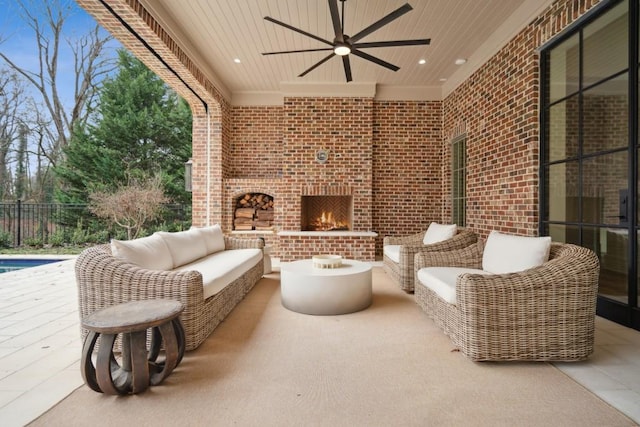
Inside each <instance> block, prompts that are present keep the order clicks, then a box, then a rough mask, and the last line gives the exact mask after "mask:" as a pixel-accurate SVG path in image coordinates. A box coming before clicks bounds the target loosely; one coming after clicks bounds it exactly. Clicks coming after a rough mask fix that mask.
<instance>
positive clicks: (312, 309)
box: [280, 259, 372, 315]
mask: <svg viewBox="0 0 640 427" xmlns="http://www.w3.org/2000/svg"><path fill="white" fill-rule="evenodd" d="M280 292H281V296H282V305H283V306H284V307H285V308H287V309H289V310H292V311H296V312H298V313H304V314H314V315H335V314H346V313H353V312H354V311H360V310H364V309H365V308H367V307H369V306H370V305H371V299H372V289H371V265H370V264H368V263H365V262H360V261H354V260H347V259H346V260H342V265H341V266H340V267H337V268H315V267H313V262H312V260H310V259H307V260H302V261H293V262H288V263H282V264H281V265H280Z"/></svg>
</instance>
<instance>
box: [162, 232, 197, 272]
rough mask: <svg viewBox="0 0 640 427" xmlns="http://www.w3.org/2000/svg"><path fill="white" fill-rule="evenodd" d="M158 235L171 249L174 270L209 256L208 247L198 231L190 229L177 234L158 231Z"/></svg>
mask: <svg viewBox="0 0 640 427" xmlns="http://www.w3.org/2000/svg"><path fill="white" fill-rule="evenodd" d="M157 234H159V235H160V236H161V237H162V238H163V239H164V242H165V243H166V244H167V246H168V247H169V252H170V253H171V258H172V259H173V268H176V267H180V266H181V265H185V264H189V263H190V262H193V261H195V260H197V259H200V258H202V257H205V256H206V255H207V246H206V244H205V241H204V239H203V238H202V235H201V234H200V232H199V231H198V230H194V229H190V230H187V231H178V232H176V233H168V232H166V231H158V233H157Z"/></svg>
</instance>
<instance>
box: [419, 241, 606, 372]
mask: <svg viewBox="0 0 640 427" xmlns="http://www.w3.org/2000/svg"><path fill="white" fill-rule="evenodd" d="M482 254H483V242H478V243H476V244H475V245H472V246H469V247H468V248H465V249H461V250H457V251H452V252H424V253H420V254H418V255H416V260H415V272H416V276H417V273H418V271H419V269H421V268H423V267H429V266H434V267H436V266H437V267H445V266H450V267H468V268H481V264H482ZM599 270H600V266H599V262H598V258H597V256H596V254H595V253H594V252H593V251H591V250H589V249H586V248H583V247H580V246H575V245H571V244H562V243H552V244H551V249H550V255H549V261H547V262H546V263H544V264H543V265H541V266H539V267H535V268H531V269H529V270H525V271H522V272H518V273H510V274H491V275H481V274H462V275H460V276H458V277H457V280H456V288H455V293H456V304H455V305H454V304H450V303H448V302H445V301H444V300H443V299H442V298H440V297H439V296H438V295H437V294H436V293H435V292H433V291H432V290H431V289H429V288H427V287H426V286H424V285H423V284H422V283H420V282H419V280H418V279H416V288H415V299H416V302H417V303H418V305H419V306H420V307H421V308H422V309H423V310H424V311H425V312H426V313H427V315H429V316H430V317H431V318H432V319H433V320H434V321H435V323H436V324H437V325H438V326H440V327H441V328H442V329H443V330H444V332H445V333H446V334H447V335H448V336H449V337H451V340H452V341H453V343H454V344H455V345H456V346H457V347H459V349H460V351H462V352H463V353H464V354H465V355H466V356H467V357H469V358H470V359H472V360H474V361H482V360H493V361H506V360H529V361H576V360H582V359H585V358H587V357H588V356H589V355H590V354H592V353H593V348H594V329H595V314H596V297H597V291H598V276H599Z"/></svg>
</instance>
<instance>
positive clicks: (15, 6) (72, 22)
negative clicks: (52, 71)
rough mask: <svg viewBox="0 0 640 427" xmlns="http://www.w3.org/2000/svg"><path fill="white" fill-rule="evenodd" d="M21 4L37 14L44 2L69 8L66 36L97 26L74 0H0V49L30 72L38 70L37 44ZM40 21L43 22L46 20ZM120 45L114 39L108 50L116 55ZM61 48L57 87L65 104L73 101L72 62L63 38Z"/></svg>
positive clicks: (40, 12)
mask: <svg viewBox="0 0 640 427" xmlns="http://www.w3.org/2000/svg"><path fill="white" fill-rule="evenodd" d="M20 3H22V4H24V5H25V6H26V7H28V9H29V11H30V12H31V13H34V14H35V15H37V16H43V14H44V8H45V6H44V5H45V4H47V3H49V4H52V3H59V4H63V5H65V6H66V7H68V8H69V10H68V17H67V18H66V20H65V25H64V27H63V30H62V34H63V36H64V38H65V39H71V40H74V39H78V38H80V37H81V36H83V35H85V34H87V33H88V32H89V31H90V30H91V29H92V28H93V27H94V26H95V25H96V21H95V20H94V19H93V17H92V16H91V15H89V14H88V13H86V12H85V11H84V9H82V8H81V7H80V6H78V5H77V4H76V2H75V1H73V0H48V1H47V0H20V1H17V0H0V11H1V12H0V51H2V52H3V53H4V54H5V55H6V56H8V57H9V58H10V59H11V60H12V61H13V62H15V63H16V64H17V65H18V66H20V67H23V68H27V69H29V70H30V71H34V72H37V71H38V69H39V66H38V50H37V43H36V39H35V32H34V30H33V29H32V28H31V27H29V25H28V23H27V20H26V19H25V18H24V12H23V10H22V8H21V7H20ZM41 22H43V23H45V22H46V21H41ZM47 30H48V27H47ZM103 31H105V30H103ZM104 34H106V32H105V33H104ZM119 46H120V45H119V44H118V43H117V42H116V41H114V42H113V43H112V45H111V49H110V51H111V53H112V54H114V55H115V49H116V48H117V47H119ZM60 49H61V51H60V56H59V82H58V86H59V87H60V95H61V97H62V98H63V102H64V104H65V105H68V103H72V102H73V78H74V71H73V70H74V63H73V56H72V54H71V51H70V49H69V48H68V46H67V43H66V41H63V42H62V43H61V44H60ZM5 65H6V64H4V61H2V60H1V59H0V67H4V66H5Z"/></svg>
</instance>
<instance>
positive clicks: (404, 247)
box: [383, 228, 478, 292]
mask: <svg viewBox="0 0 640 427" xmlns="http://www.w3.org/2000/svg"><path fill="white" fill-rule="evenodd" d="M423 238H424V232H422V233H417V234H412V235H409V236H399V237H394V236H387V237H385V238H384V240H383V245H385V246H386V245H401V247H400V262H394V261H392V260H391V258H389V257H387V256H386V255H384V257H383V267H384V270H385V271H386V272H387V274H388V275H389V276H391V278H392V279H393V280H394V282H396V283H397V284H398V285H399V286H400V289H402V290H403V291H405V292H413V282H414V268H413V265H414V258H415V255H416V254H417V253H420V252H435V251H450V250H454V249H459V248H464V247H467V246H469V245H471V244H473V243H475V242H476V241H477V240H478V236H477V235H476V234H475V233H474V232H472V231H470V230H466V229H463V228H460V229H458V232H457V233H456V235H455V236H453V237H452V238H451V239H448V240H445V241H443V242H438V243H433V244H431V245H424V244H423V243H422V239H423Z"/></svg>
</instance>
